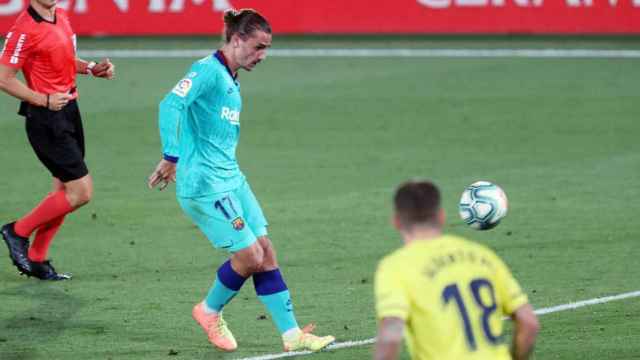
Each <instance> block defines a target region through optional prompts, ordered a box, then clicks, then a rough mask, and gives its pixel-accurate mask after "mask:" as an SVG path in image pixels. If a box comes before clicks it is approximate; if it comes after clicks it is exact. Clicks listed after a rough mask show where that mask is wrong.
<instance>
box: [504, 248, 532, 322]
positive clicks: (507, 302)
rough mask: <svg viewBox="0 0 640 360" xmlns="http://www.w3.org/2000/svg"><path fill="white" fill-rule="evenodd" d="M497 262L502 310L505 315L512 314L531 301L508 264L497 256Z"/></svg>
mask: <svg viewBox="0 0 640 360" xmlns="http://www.w3.org/2000/svg"><path fill="white" fill-rule="evenodd" d="M496 258H497V261H496V264H497V266H498V269H497V270H498V277H499V283H498V291H497V292H498V294H497V295H498V297H499V298H500V300H501V301H500V304H502V311H503V313H504V314H505V315H511V314H513V313H514V312H515V311H516V310H518V308H519V307H521V306H522V305H525V304H527V303H528V302H529V299H528V298H527V295H526V294H525V293H524V292H523V291H522V288H521V287H520V284H518V281H517V280H516V279H515V278H514V277H513V275H512V274H511V271H510V270H509V268H508V267H507V265H506V264H505V263H504V262H503V261H502V260H501V259H499V258H498V257H497V256H496Z"/></svg>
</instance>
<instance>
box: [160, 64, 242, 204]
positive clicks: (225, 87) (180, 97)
mask: <svg viewBox="0 0 640 360" xmlns="http://www.w3.org/2000/svg"><path fill="white" fill-rule="evenodd" d="M241 110H242V99H241V98H240V85H239V84H238V82H237V81H236V79H235V78H234V77H233V76H232V75H231V72H230V70H229V68H228V67H227V65H226V62H225V60H224V56H223V55H222V53H220V52H216V53H215V54H213V55H210V56H207V57H205V58H204V59H201V60H199V61H197V62H195V63H194V64H193V65H192V66H191V69H190V70H189V72H188V73H187V75H186V76H185V77H184V78H183V79H182V80H180V81H179V82H178V84H177V85H176V86H175V87H174V88H173V90H171V92H169V93H168V94H167V96H165V98H164V100H162V102H161V103H160V119H159V123H160V137H161V140H162V149H163V153H164V158H165V159H167V160H169V161H174V162H175V161H177V162H178V165H177V180H176V183H177V184H176V187H177V195H178V196H179V197H184V198H194V197H201V196H206V195H210V194H214V193H220V192H225V191H231V190H233V189H236V188H237V187H238V186H240V185H241V184H242V182H243V181H244V180H245V177H244V175H243V174H242V172H241V171H240V168H239V166H238V161H237V159H236V147H237V145H238V139H239V136H240V111H241Z"/></svg>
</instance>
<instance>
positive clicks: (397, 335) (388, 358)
mask: <svg viewBox="0 0 640 360" xmlns="http://www.w3.org/2000/svg"><path fill="white" fill-rule="evenodd" d="M403 333H404V320H402V319H400V318H397V317H385V318H382V320H381V321H380V325H379V326H378V336H377V338H376V350H375V354H374V355H373V358H374V359H375V360H395V359H397V358H398V354H399V353H400V346H401V345H402V336H403Z"/></svg>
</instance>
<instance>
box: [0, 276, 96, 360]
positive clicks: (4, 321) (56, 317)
mask: <svg viewBox="0 0 640 360" xmlns="http://www.w3.org/2000/svg"><path fill="white" fill-rule="evenodd" d="M8 297H18V298H24V299H25V301H29V302H30V303H31V304H33V306H32V307H31V308H30V309H27V310H26V311H21V312H19V313H15V311H14V312H12V311H11V309H10V308H2V309H1V311H2V312H1V313H0V359H2V360H18V359H19V360H29V359H36V358H38V357H40V358H43V357H44V358H47V357H48V356H47V355H46V354H39V353H38V351H37V350H36V347H37V345H41V344H46V343H50V342H54V341H56V339H57V338H58V337H59V336H60V335H61V334H62V333H63V332H64V331H65V329H66V328H67V327H68V326H69V321H70V319H71V318H72V317H73V315H74V314H75V313H76V312H78V310H79V309H80V308H82V306H83V305H84V304H83V303H82V302H81V301H80V300H79V299H78V298H76V297H74V296H72V295H70V294H68V293H67V292H66V291H65V289H64V288H63V287H62V286H60V284H56V283H46V282H40V281H35V280H28V281H27V282H25V283H24V284H21V285H19V286H16V287H13V288H10V289H6V290H2V291H0V298H8ZM2 305H3V304H0V307H2ZM5 305H6V304H5ZM9 316H10V317H9Z"/></svg>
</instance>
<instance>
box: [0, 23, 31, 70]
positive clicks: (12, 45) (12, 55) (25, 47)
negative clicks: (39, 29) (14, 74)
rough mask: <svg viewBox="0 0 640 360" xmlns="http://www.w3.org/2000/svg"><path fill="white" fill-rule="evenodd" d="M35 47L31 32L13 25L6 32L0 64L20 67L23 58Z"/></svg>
mask: <svg viewBox="0 0 640 360" xmlns="http://www.w3.org/2000/svg"><path fill="white" fill-rule="evenodd" d="M34 48H35V39H34V38H33V35H32V34H29V32H27V31H25V30H24V29H22V27H20V26H17V25H14V26H13V28H11V30H10V31H9V32H8V33H7V36H6V38H5V40H4V46H3V47H2V53H0V64H2V65H5V66H9V67H12V68H16V69H21V68H22V66H23V65H24V62H25V60H26V59H27V58H28V57H29V56H30V55H31V53H32V52H33V49H34Z"/></svg>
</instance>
